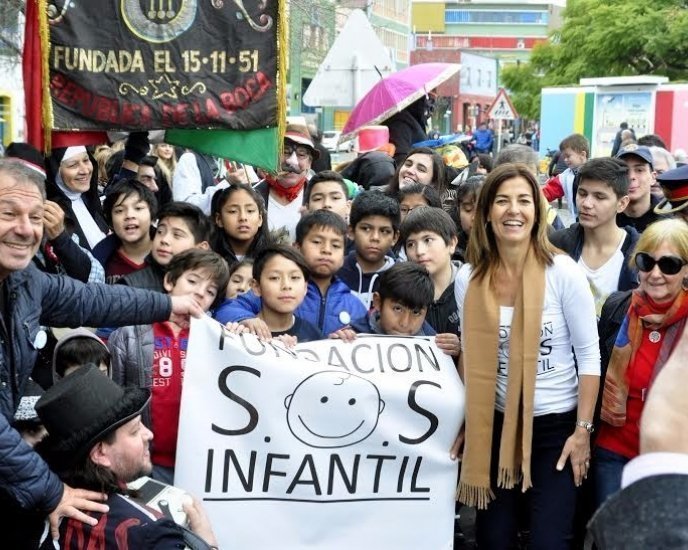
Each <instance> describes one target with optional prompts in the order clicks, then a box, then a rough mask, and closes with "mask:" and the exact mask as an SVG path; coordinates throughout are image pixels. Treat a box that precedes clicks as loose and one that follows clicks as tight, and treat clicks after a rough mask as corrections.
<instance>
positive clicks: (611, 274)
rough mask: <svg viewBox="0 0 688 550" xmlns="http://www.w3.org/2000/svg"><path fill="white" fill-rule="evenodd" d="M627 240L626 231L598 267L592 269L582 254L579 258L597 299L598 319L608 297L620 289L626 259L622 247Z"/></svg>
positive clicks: (594, 297) (594, 298)
mask: <svg viewBox="0 0 688 550" xmlns="http://www.w3.org/2000/svg"><path fill="white" fill-rule="evenodd" d="M625 240H626V234H625V233H624V235H623V238H622V239H621V242H620V243H619V247H618V248H617V249H616V252H614V254H612V256H611V258H609V259H608V260H607V261H606V262H605V263H604V264H603V265H601V266H600V267H598V268H597V269H590V268H589V267H588V266H587V265H586V264H585V262H584V261H583V257H582V256H581V257H580V259H579V260H578V265H579V266H580V267H581V268H582V269H583V272H584V273H585V276H586V277H587V279H588V284H589V285H590V291H591V292H592V296H593V300H594V301H595V311H596V312H597V318H598V319H599V318H600V313H602V306H603V305H604V302H606V301H607V298H608V297H609V295H610V294H611V293H612V292H616V291H617V290H618V289H619V275H620V274H621V268H622V267H623V263H624V260H625V258H624V255H623V252H621V248H622V247H623V243H624V241H625Z"/></svg>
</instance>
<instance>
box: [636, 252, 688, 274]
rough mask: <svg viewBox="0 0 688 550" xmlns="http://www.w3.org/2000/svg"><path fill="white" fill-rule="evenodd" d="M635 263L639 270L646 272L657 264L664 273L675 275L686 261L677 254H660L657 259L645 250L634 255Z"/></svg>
mask: <svg viewBox="0 0 688 550" xmlns="http://www.w3.org/2000/svg"><path fill="white" fill-rule="evenodd" d="M635 265H636V267H637V268H638V269H639V270H640V271H643V272H646V273H647V272H649V271H652V270H653V269H654V268H655V266H656V265H658V266H659V270H660V271H661V272H662V273H664V275H676V274H677V273H678V272H679V271H681V268H683V266H684V265H686V262H685V261H684V260H683V259H681V258H679V257H678V256H662V257H661V258H660V259H659V260H655V259H654V258H653V257H652V256H650V255H649V254H648V253H647V252H639V253H638V254H636V256H635Z"/></svg>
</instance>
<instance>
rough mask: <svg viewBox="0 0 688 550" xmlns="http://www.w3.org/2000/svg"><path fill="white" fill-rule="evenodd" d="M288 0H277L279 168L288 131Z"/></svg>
mask: <svg viewBox="0 0 688 550" xmlns="http://www.w3.org/2000/svg"><path fill="white" fill-rule="evenodd" d="M288 37H289V29H288V26H287V0H277V134H278V136H277V137H278V140H279V141H278V143H277V159H276V161H277V166H279V161H280V156H281V152H282V144H283V143H284V133H285V132H286V130H287V55H288V53H289V38H288Z"/></svg>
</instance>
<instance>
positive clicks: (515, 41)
mask: <svg viewBox="0 0 688 550" xmlns="http://www.w3.org/2000/svg"><path fill="white" fill-rule="evenodd" d="M565 6H566V0H554V1H551V2H544V1H542V0H501V1H498V0H458V1H455V2H437V1H431V0H413V7H412V18H411V24H412V28H413V35H414V36H413V46H414V48H415V49H416V50H430V51H433V50H456V49H462V50H465V51H469V52H471V53H474V54H478V55H487V56H491V57H495V58H496V59H498V60H499V62H500V65H503V64H505V63H515V62H519V61H527V60H528V58H529V56H530V51H531V50H532V49H533V46H535V44H537V43H538V42H542V41H544V40H546V39H547V36H548V34H549V33H550V31H552V30H554V29H556V28H559V27H560V26H561V21H562V15H561V14H562V11H563V9H564V7H565Z"/></svg>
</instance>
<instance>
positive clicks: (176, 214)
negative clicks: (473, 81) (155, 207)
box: [118, 202, 211, 292]
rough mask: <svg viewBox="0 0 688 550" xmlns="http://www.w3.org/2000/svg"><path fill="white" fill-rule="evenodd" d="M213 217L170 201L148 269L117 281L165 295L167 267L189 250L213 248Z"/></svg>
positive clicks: (162, 218)
mask: <svg viewBox="0 0 688 550" xmlns="http://www.w3.org/2000/svg"><path fill="white" fill-rule="evenodd" d="M210 231H211V223H210V218H208V216H206V215H205V214H204V213H203V211H202V210H201V209H200V208H198V206H194V205H193V204H189V203H186V202H171V203H169V204H167V205H166V206H165V207H164V208H162V209H161V210H160V213H159V215H158V226H157V228H156V230H155V235H154V236H153V244H152V246H151V253H150V255H149V256H148V257H147V258H146V261H147V262H148V267H145V268H144V269H140V270H138V271H135V272H134V273H130V274H129V275H125V276H124V277H122V278H121V279H120V280H119V281H118V282H119V283H120V284H125V285H129V286H134V287H138V288H145V289H148V290H157V291H158V292H164V291H165V289H164V286H163V278H164V276H165V272H164V270H165V266H167V264H169V263H170V261H171V260H172V258H173V257H174V256H175V255H177V254H179V253H181V252H184V251H186V250H189V249H190V248H201V249H203V250H208V249H209V248H210V244H209V242H210Z"/></svg>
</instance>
